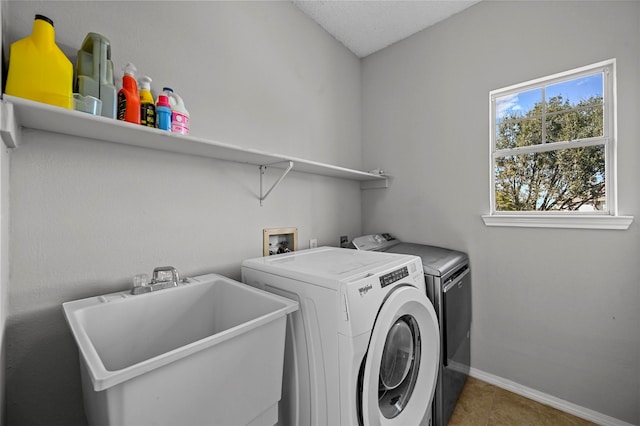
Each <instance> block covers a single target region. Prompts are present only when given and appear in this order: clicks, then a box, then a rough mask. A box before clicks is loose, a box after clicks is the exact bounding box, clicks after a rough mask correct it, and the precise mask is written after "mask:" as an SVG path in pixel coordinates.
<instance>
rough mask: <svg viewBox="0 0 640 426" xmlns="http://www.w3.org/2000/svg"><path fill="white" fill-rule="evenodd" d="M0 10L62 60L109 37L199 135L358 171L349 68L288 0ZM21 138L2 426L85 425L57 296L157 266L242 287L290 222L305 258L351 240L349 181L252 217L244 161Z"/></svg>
mask: <svg viewBox="0 0 640 426" xmlns="http://www.w3.org/2000/svg"><path fill="white" fill-rule="evenodd" d="M6 9H7V13H8V16H7V22H10V25H9V27H8V28H7V29H6V30H7V33H6V34H5V36H6V37H7V38H8V39H9V40H8V41H9V42H12V41H15V40H16V39H19V38H22V37H24V36H26V35H28V34H29V33H30V32H31V27H32V22H33V16H34V14H35V13H42V14H45V15H47V16H49V17H50V18H51V19H53V20H54V22H55V28H56V38H57V41H58V44H59V45H60V46H61V47H62V48H63V50H64V51H65V52H66V53H67V55H68V56H69V57H73V58H75V55H76V50H77V49H78V48H79V46H80V44H81V43H82V41H83V39H84V37H85V35H86V34H87V33H88V32H90V31H94V32H98V33H101V34H104V35H106V36H107V37H109V38H110V40H111V43H112V55H113V59H114V62H115V64H114V65H115V67H116V69H117V70H121V68H122V66H124V65H125V63H126V62H129V61H131V62H133V63H134V64H135V65H136V66H137V67H138V69H139V70H140V72H141V73H147V74H149V75H150V76H151V77H152V78H153V79H154V82H153V83H152V84H153V87H154V89H156V90H157V89H158V88H160V87H162V86H163V85H169V86H172V87H173V88H174V89H175V90H176V91H177V92H178V93H180V94H181V95H182V97H183V98H184V99H185V102H186V105H187V108H188V109H189V110H190V112H191V129H192V134H193V135H195V136H202V137H206V138H209V139H214V140H220V141H223V142H228V143H234V144H237V145H240V146H244V147H250V148H257V149H263V150H267V151H274V152H278V153H285V154H290V155H293V156H298V157H301V158H306V159H310V160H315V161H320V162H326V163H331V164H337V165H342V166H346V167H351V168H358V169H359V168H360V165H361V134H360V132H361V115H360V114H361V104H360V102H361V94H360V62H359V60H358V59H357V58H356V57H355V56H354V55H352V54H351V53H350V52H349V51H348V50H347V49H346V48H344V47H343V46H342V45H340V44H339V43H338V42H337V41H335V40H334V39H333V38H332V37H330V36H329V35H328V34H326V33H325V32H324V31H322V30H321V28H320V27H319V26H317V25H315V24H313V23H312V22H311V21H310V20H309V19H308V18H307V17H306V16H305V15H304V14H302V13H301V12H300V11H299V10H298V9H297V8H295V7H294V6H293V4H291V3H289V2H266V3H265V2H257V3H252V2H194V3H190V2H135V3H130V2H125V3H119V2H66V1H61V2H50V1H45V2H9V3H8V7H7V8H6ZM74 60H75V59H74ZM118 72H119V73H120V71H118ZM23 136H24V140H23V144H22V146H20V147H19V148H17V149H16V150H15V151H13V153H12V157H11V176H10V177H11V198H10V203H11V204H10V206H11V214H12V218H13V220H12V222H11V253H10V255H11V282H10V286H9V289H8V293H9V304H10V310H9V317H8V319H7V330H6V335H7V340H8V352H7V376H6V380H7V383H6V385H7V415H8V424H16V425H17V424H48V425H55V424H59V425H71V424H83V423H84V422H85V420H84V417H83V411H82V399H81V390H80V378H79V367H78V357H77V353H76V348H75V345H74V342H73V340H72V338H71V335H70V333H69V332H68V328H67V325H66V324H65V322H64V319H63V315H62V309H61V304H62V303H63V302H64V301H68V300H72V299H78V298H82V297H88V296H92V295H97V294H104V293H107V292H113V291H119V290H123V289H125V288H127V287H129V286H130V285H131V283H130V280H131V277H132V276H133V275H135V274H138V273H142V272H146V273H150V272H151V270H152V268H153V267H155V266H160V265H166V264H169V265H174V266H175V267H177V268H178V269H179V271H180V272H181V273H183V274H186V275H194V274H201V273H206V272H217V273H222V274H224V275H227V276H230V277H232V278H236V279H239V275H240V262H241V261H242V260H243V259H246V258H251V257H257V256H261V255H262V229H263V228H272V227H289V226H297V227H298V232H299V240H300V246H301V248H306V247H308V240H309V239H310V238H317V239H318V243H319V244H320V245H338V238H339V235H341V234H347V235H350V236H354V235H357V234H360V233H361V193H360V189H359V183H357V182H354V181H349V180H341V179H333V178H326V177H320V176H315V175H308V174H300V173H295V172H292V173H291V174H290V175H289V176H287V178H286V179H285V180H284V181H283V182H282V183H281V184H280V186H278V187H277V188H276V189H275V190H274V191H273V192H272V193H271V195H270V196H269V198H268V199H267V200H266V201H265V202H264V206H263V207H260V204H259V201H258V198H257V197H258V195H257V194H258V193H259V172H258V168H257V167H254V166H248V165H240V164H235V163H227V162H221V161H216V160H210V159H203V158H198V157H192V156H186V155H176V154H168V153H164V152H159V151H152V150H144V149H137V148H132V147H125V146H119V145H115V144H105V143H99V142H95V141H92V140H82V139H78V138H74V137H67V136H62V135H56V134H51V133H45V132H39V131H32V130H27V131H25V133H24V135H23ZM276 176H277V175H275V174H269V176H268V179H269V182H272V181H273V180H275V178H276ZM158 321H162V318H158Z"/></svg>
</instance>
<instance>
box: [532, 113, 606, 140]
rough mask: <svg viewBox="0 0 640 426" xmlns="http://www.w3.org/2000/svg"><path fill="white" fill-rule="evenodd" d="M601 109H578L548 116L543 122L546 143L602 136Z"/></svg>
mask: <svg viewBox="0 0 640 426" xmlns="http://www.w3.org/2000/svg"><path fill="white" fill-rule="evenodd" d="M603 113H604V110H603V107H602V105H600V106H596V107H587V108H578V109H574V110H569V111H567V112H563V113H559V114H553V115H549V116H548V117H547V121H546V122H545V131H546V133H547V142H562V141H573V140H577V139H586V138H593V137H599V136H602V135H603V134H604V133H603V128H602V124H603Z"/></svg>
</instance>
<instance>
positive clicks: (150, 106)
mask: <svg viewBox="0 0 640 426" xmlns="http://www.w3.org/2000/svg"><path fill="white" fill-rule="evenodd" d="M138 83H139V85H140V124H142V125H143V126H147V127H156V106H155V104H154V103H153V95H152V94H151V77H148V76H146V75H143V76H142V77H140V80H139V81H138Z"/></svg>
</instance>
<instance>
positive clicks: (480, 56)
mask: <svg viewBox="0 0 640 426" xmlns="http://www.w3.org/2000/svg"><path fill="white" fill-rule="evenodd" d="M609 58H617V65H618V147H619V157H618V172H619V174H618V177H619V180H618V189H619V209H620V214H623V215H634V216H635V217H636V220H635V222H634V223H633V224H632V225H631V227H630V228H629V229H628V230H626V231H605V230H563V229H534V228H530V229H526V228H488V227H486V226H485V225H484V224H483V222H482V219H481V215H482V214H487V213H488V212H489V166H488V159H489V140H488V135H489V109H488V108H489V91H490V90H492V89H497V88H501V87H506V86H509V85H512V84H516V83H519V82H523V81H526V80H530V79H533V78H537V77H542V76H545V75H550V74H553V73H556V72H561V71H565V70H569V69H572V68H576V67H580V66H583V65H587V64H591V63H595V62H598V61H601V60H605V59H609ZM362 75H363V77H362V78H363V83H362V84H363V123H364V124H363V140H364V145H365V146H364V151H363V153H364V154H363V158H364V164H366V165H375V166H378V165H379V166H381V167H383V168H384V169H385V170H387V171H388V172H389V173H390V174H392V175H393V176H394V179H393V181H392V183H391V187H390V188H389V189H388V190H385V191H376V192H366V193H364V195H363V212H364V214H363V230H364V231H365V233H369V232H379V231H390V232H393V233H395V234H397V236H398V237H400V238H401V239H403V240H406V241H415V242H423V243H432V244H436V245H442V246H447V247H452V248H456V249H459V250H463V251H466V252H468V253H469V254H470V257H471V262H472V271H473V275H472V279H473V285H474V287H473V326H472V367H474V368H476V369H478V370H481V371H484V372H487V373H490V374H493V375H496V376H499V377H502V378H505V379H508V380H511V381H514V382H516V383H519V384H521V385H524V386H527V387H530V388H533V389H536V390H538V391H541V392H544V393H547V394H550V395H553V396H555V397H558V398H561V399H564V400H566V401H569V402H571V403H574V404H578V405H580V406H583V407H586V408H589V409H591V410H595V411H597V412H600V413H603V414H606V415H608V416H612V417H615V418H618V419H621V420H624V421H626V422H630V423H632V424H638V423H640V413H639V411H638V410H639V407H640V396H639V389H638V387H639V385H640V367H639V350H640V309H638V306H640V262H639V261H638V260H639V259H640V227H639V226H638V220H639V219H640V191H638V185H639V182H640V167H638V160H639V159H640V145H639V143H638V142H639V141H640V128H639V124H638V123H639V122H640V121H639V120H638V117H640V109H639V108H638V99H640V86H639V84H640V79H639V78H638V76H640V2H637V1H636V2H611V1H607V2H591V1H589V2H537V1H536V2H520V1H518V2H493V1H483V2H481V3H478V4H477V5H474V6H473V7H471V8H470V9H468V10H466V11H464V12H463V13H460V14H458V15H455V16H454V17H452V18H451V19H448V20H447V21H444V22H442V23H440V24H439V25H436V26H434V27H432V28H430V29H427V30H425V31H423V32H421V33H419V34H417V35H415V36H413V37H411V38H409V39H406V40H404V41H402V42H400V43H397V44H395V45H393V46H391V47H390V48H387V49H385V50H383V51H381V52H378V53H376V54H373V55H371V56H369V57H367V58H365V59H364V60H363V65H362Z"/></svg>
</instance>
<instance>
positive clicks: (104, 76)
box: [74, 33, 117, 118]
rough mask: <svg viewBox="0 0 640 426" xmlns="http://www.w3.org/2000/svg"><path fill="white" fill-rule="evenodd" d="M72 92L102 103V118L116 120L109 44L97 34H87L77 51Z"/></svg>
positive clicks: (114, 91) (103, 37)
mask: <svg viewBox="0 0 640 426" xmlns="http://www.w3.org/2000/svg"><path fill="white" fill-rule="evenodd" d="M74 92H77V93H79V94H81V95H83V96H93V97H94V98H98V99H100V100H101V101H102V114H101V115H102V116H103V117H108V118H116V113H117V103H116V98H117V90H116V86H115V82H114V80H113V62H111V42H110V41H109V39H108V38H106V37H105V36H103V35H100V34H98V33H89V34H87V36H86V37H85V38H84V41H83V42H82V47H81V48H80V50H78V57H77V61H76V78H75V81H74Z"/></svg>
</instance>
